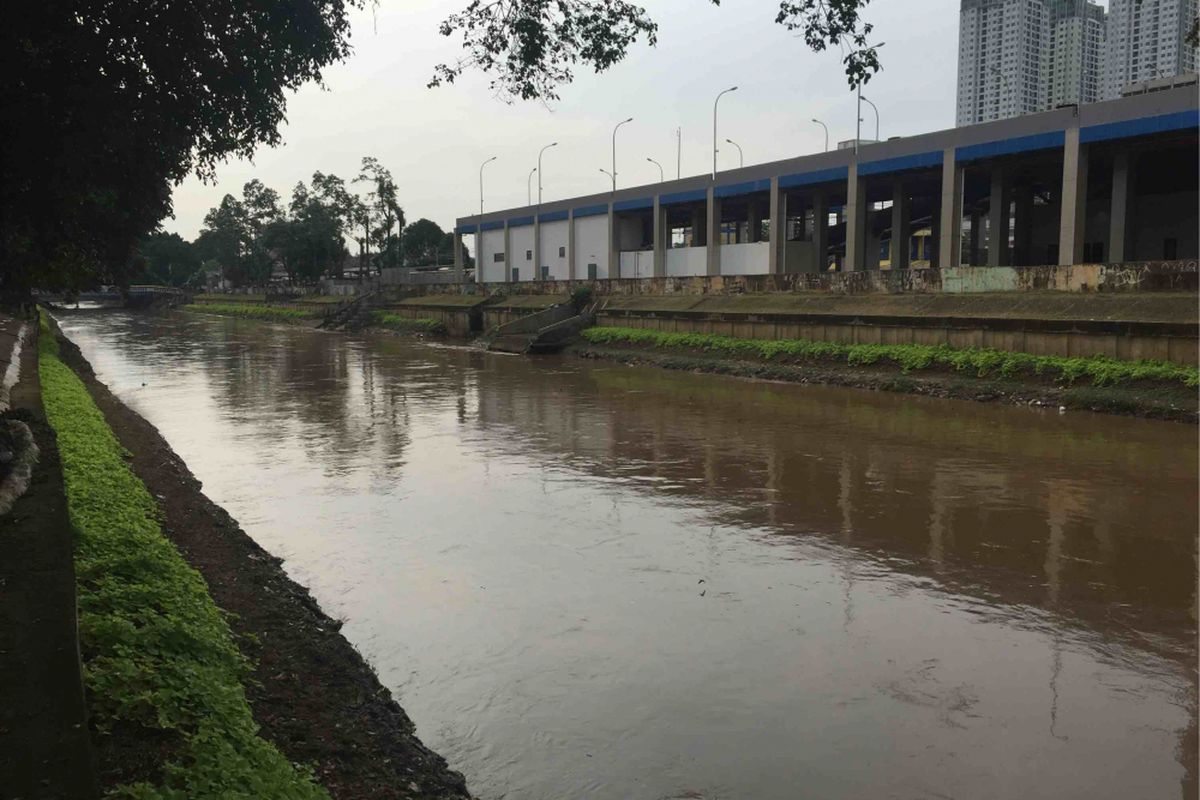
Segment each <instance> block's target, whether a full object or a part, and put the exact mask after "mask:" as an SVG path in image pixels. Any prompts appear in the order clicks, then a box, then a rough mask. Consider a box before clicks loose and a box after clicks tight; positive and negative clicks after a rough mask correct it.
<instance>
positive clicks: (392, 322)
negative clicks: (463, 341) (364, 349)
mask: <svg viewBox="0 0 1200 800" xmlns="http://www.w3.org/2000/svg"><path fill="white" fill-rule="evenodd" d="M371 321H372V323H373V324H375V325H378V326H379V327H381V328H391V329H392V330H397V331H413V332H415V333H444V332H445V330H446V327H445V326H444V325H442V323H440V322H438V321H437V320H436V319H428V318H424V317H422V318H420V319H413V318H411V317H402V316H400V315H399V314H389V313H388V312H387V311H372V312H371Z"/></svg>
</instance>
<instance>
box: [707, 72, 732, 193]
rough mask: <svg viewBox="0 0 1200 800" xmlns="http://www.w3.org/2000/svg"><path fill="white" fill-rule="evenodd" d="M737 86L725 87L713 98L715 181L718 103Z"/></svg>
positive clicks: (714, 169)
mask: <svg viewBox="0 0 1200 800" xmlns="http://www.w3.org/2000/svg"><path fill="white" fill-rule="evenodd" d="M737 88H738V87H736V86H730V87H729V88H728V89H725V90H724V91H722V92H718V93H717V97H716V99H715V100H713V170H712V177H713V180H714V181H715V180H716V179H717V103H719V102H721V96H722V95H725V94H729V93H730V92H736V91H737Z"/></svg>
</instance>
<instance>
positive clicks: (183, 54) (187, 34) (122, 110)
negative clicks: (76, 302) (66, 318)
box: [0, 0, 362, 295]
mask: <svg viewBox="0 0 1200 800" xmlns="http://www.w3.org/2000/svg"><path fill="white" fill-rule="evenodd" d="M10 5H11V7H6V8H5V18H4V25H3V26H0V53H2V55H0V59H2V62H0V263H3V269H0V295H19V294H23V293H25V292H27V291H28V289H29V287H30V286H32V285H34V284H37V285H41V286H47V287H71V286H79V285H82V284H85V283H91V282H94V281H96V280H98V279H102V278H105V277H116V278H121V277H122V276H121V275H120V272H121V269H122V267H123V265H126V264H128V263H129V256H130V253H131V251H132V248H133V245H134V243H135V242H136V241H137V240H138V239H139V237H142V236H144V235H146V234H148V233H149V232H150V231H152V230H153V229H154V227H155V226H156V225H157V223H158V221H159V220H161V219H162V218H163V217H165V216H167V215H168V214H169V213H170V211H171V186H172V184H177V183H178V182H179V181H180V180H182V179H183V178H184V177H185V176H186V175H188V174H189V173H191V172H193V171H195V172H197V173H199V174H200V175H201V176H202V177H211V176H212V175H213V172H214V169H215V167H216V165H217V163H218V162H220V161H221V160H222V159H224V158H226V157H229V156H241V157H249V156H250V155H252V154H253V152H254V150H255V148H256V147H257V146H259V145H261V144H268V145H274V144H276V143H278V141H279V124H280V123H281V122H282V121H283V119H284V110H285V96H286V93H287V92H289V91H291V90H294V89H296V88H297V87H299V86H300V85H301V84H303V83H305V82H307V81H312V80H320V77H321V70H322V69H323V68H325V67H326V66H328V65H330V64H332V63H334V62H336V61H339V60H341V59H344V58H345V57H346V56H347V54H348V53H349V43H348V36H349V21H348V19H347V10H348V8H349V7H361V5H362V0H274V1H273V2H270V3H248V2H242V0H206V2H203V3H197V2H195V1H194V0H124V1H123V2H111V0H38V2H22V3H15V4H10Z"/></svg>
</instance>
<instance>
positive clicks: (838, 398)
mask: <svg viewBox="0 0 1200 800" xmlns="http://www.w3.org/2000/svg"><path fill="white" fill-rule="evenodd" d="M64 327H66V328H67V331H68V333H69V335H71V336H72V338H74V339H75V340H76V341H77V342H79V343H80V345H81V346H82V347H83V349H84V352H85V354H86V355H87V356H88V357H89V358H90V359H91V360H92V362H93V364H94V365H95V367H96V369H97V371H98V373H99V374H100V376H101V378H102V379H104V380H106V381H107V382H109V384H110V385H111V386H112V387H113V388H114V390H115V391H116V392H117V393H118V394H119V395H120V396H122V397H123V398H125V399H127V400H128V401H129V402H131V403H133V404H134V405H135V407H137V408H138V410H139V411H141V412H142V413H143V414H145V415H146V416H147V417H148V418H149V419H150V420H151V421H152V422H154V423H155V424H156V425H158V426H159V428H160V429H161V430H162V431H163V432H164V435H166V437H167V438H168V440H170V441H171V442H172V444H173V445H174V446H175V448H176V449H177V450H178V451H179V452H180V454H181V455H182V456H183V457H184V458H185V460H187V462H188V463H189V465H190V466H191V467H192V468H193V470H194V471H195V472H196V473H197V475H198V476H199V477H200V478H201V479H202V480H204V481H205V484H206V490H207V491H208V492H209V493H210V495H211V496H213V497H214V499H215V500H217V501H218V502H220V503H222V504H223V505H225V506H226V507H227V508H228V509H229V510H230V512H231V513H233V514H234V516H235V517H237V518H238V519H239V520H240V521H241V522H242V523H243V524H244V525H245V526H246V528H247V530H249V531H250V532H251V534H252V535H254V536H255V537H256V538H258V539H259V540H260V541H261V542H262V543H263V544H264V545H265V546H267V547H268V548H269V549H271V550H273V551H274V552H276V553H279V554H280V555H282V556H284V557H285V558H286V559H287V566H288V568H289V570H291V571H292V572H293V574H295V575H296V576H297V578H298V579H299V580H301V581H303V582H304V583H306V584H307V585H309V586H311V587H312V588H313V590H314V593H315V594H316V596H317V597H318V599H319V600H320V601H321V602H322V604H323V605H325V606H326V607H327V608H328V609H330V610H331V611H332V612H334V613H338V614H340V615H342V616H344V617H345V618H346V619H347V620H348V622H347V625H346V628H345V632H346V633H347V635H348V636H349V637H350V638H351V639H352V641H354V642H355V643H356V644H357V645H358V646H359V647H360V648H361V649H362V650H363V651H364V653H365V654H366V655H367V656H368V657H369V658H370V659H371V661H372V663H374V664H375V665H376V666H377V668H378V669H379V670H380V673H381V676H382V677H383V679H384V681H385V682H386V683H388V684H389V685H390V686H391V687H392V688H393V689H394V690H396V691H397V692H398V694H399V695H400V698H401V701H402V702H403V703H404V705H405V706H406V708H408V710H409V711H410V713H411V714H412V715H413V717H414V719H415V720H416V722H417V725H418V730H419V731H420V733H421V735H422V736H423V738H424V739H425V740H426V742H427V743H428V744H430V745H431V746H432V747H434V748H435V749H438V750H440V751H441V752H443V753H444V754H446V755H447V757H448V758H449V759H450V761H451V762H452V763H453V764H454V765H455V766H456V767H458V768H460V769H462V770H463V771H464V772H465V773H466V775H467V777H468V780H469V782H470V784H471V785H472V787H473V789H474V790H475V791H476V792H478V793H479V794H480V795H481V796H483V797H485V798H492V797H512V798H517V797H521V798H524V797H535V798H538V797H544V798H560V797H568V796H595V797H646V798H659V797H674V796H689V795H687V794H686V793H688V792H692V793H696V796H701V797H731V798H745V797H766V798H769V797H781V798H782V797H795V796H819V797H863V796H881V797H890V796H896V797H926V796H927V797H939V796H940V797H1011V796H1024V797H1073V796H1078V797H1132V796H1138V797H1173V796H1177V795H1179V794H1180V793H1181V792H1182V793H1183V794H1184V796H1193V795H1194V793H1195V789H1194V785H1195V783H1194V782H1195V777H1194V776H1195V745H1194V743H1195V738H1196V711H1195V693H1196V687H1195V683H1196V675H1195V669H1194V664H1195V633H1196V618H1195V610H1196V594H1195V586H1196V569H1197V566H1196V556H1195V553H1196V541H1195V533H1196V529H1197V522H1198V520H1197V512H1196V485H1197V468H1196V456H1197V448H1196V442H1195V432H1194V431H1193V430H1192V429H1190V428H1186V427H1182V426H1176V425H1170V424H1162V423H1145V422H1139V421H1133V420H1122V419H1113V418H1103V417H1091V416H1088V415H1080V414H1072V415H1067V416H1064V417H1059V416H1057V415H1054V414H1045V413H1039V412H1035V411H1032V410H1028V409H1009V408H998V407H997V408H993V407H987V406H980V405H972V404H965V403H949V402H945V401H934V400H925V399H920V398H902V397H892V396H886V395H872V394H867V393H860V392H849V391H841V390H830V389H812V388H800V387H792V386H782V385H771V384H756V383H749V382H742V381H736V380H728V379H720V378H713V377H708V376H699V375H690V374H679V373H664V372H659V371H655V370H648V369H636V368H627V367H619V366H612V365H594V364H587V363H583V362H577V361H571V360H553V359H548V360H537V361H529V360H525V359H520V358H507V357H501V356H489V355H486V354H482V353H479V352H476V351H472V350H466V349H460V348H445V347H431V346H427V345H421V344H416V343H413V342H410V341H406V340H402V339H352V338H346V337H342V336H336V335H325V334H321V333H316V332H311V331H303V330H297V329H294V328H285V327H276V326H268V325H262V324H258V323H247V322H239V321H232V320H221V319H215V318H202V317H186V316H178V317H166V318H146V317H133V316H128V315H124V314H112V313H108V314H104V315H80V316H73V317H69V318H68V319H66V320H65V324H64ZM1189 743H1190V745H1189ZM1189 793H1190V794H1189Z"/></svg>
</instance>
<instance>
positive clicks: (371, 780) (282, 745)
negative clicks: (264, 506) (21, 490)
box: [59, 336, 470, 799]
mask: <svg viewBox="0 0 1200 800" xmlns="http://www.w3.org/2000/svg"><path fill="white" fill-rule="evenodd" d="M59 344H60V350H61V358H62V360H63V361H64V362H66V363H67V364H68V365H69V366H70V367H71V368H72V369H73V370H74V371H75V372H76V373H77V374H78V375H79V377H80V378H81V379H83V381H84V383H85V385H86V386H87V388H88V390H89V392H90V393H91V395H92V397H93V399H94V401H95V402H96V404H97V406H99V408H100V410H101V411H102V412H103V414H104V417H105V419H106V421H107V422H108V424H109V426H110V427H111V428H112V430H113V431H114V433H115V434H116V436H117V438H118V440H119V441H120V443H121V444H122V446H124V447H125V448H126V449H127V450H128V451H129V452H130V453H131V459H130V464H131V466H132V468H133V470H134V472H135V473H136V475H137V476H138V477H139V478H140V479H141V480H142V481H143V482H144V483H145V484H146V487H147V488H148V489H149V490H150V492H151V493H152V494H153V495H154V497H155V498H156V499H157V501H158V504H159V508H160V510H161V514H162V520H161V522H162V529H163V532H164V533H165V535H166V536H167V538H169V539H170V540H171V541H172V542H173V543H174V544H175V545H176V547H177V548H178V549H179V551H180V552H181V553H182V554H183V556H184V558H185V559H186V560H187V561H188V563H189V564H191V566H193V567H195V568H196V569H197V570H199V572H200V573H201V574H202V575H203V577H204V579H205V581H206V582H207V584H208V587H209V591H210V593H211V595H212V598H213V600H214V601H215V602H216V603H217V605H218V606H219V607H220V608H222V609H223V610H224V611H226V612H228V613H229V614H230V615H231V619H230V625H231V627H232V628H233V630H234V632H235V633H236V634H237V637H238V646H239V647H240V648H241V649H242V650H243V652H244V653H245V654H246V655H247V656H248V657H249V658H250V659H251V660H252V662H253V663H254V665H255V667H254V670H253V673H252V674H251V676H250V680H248V681H247V685H246V695H247V699H248V700H249V703H250V707H251V709H252V711H253V714H254V718H255V721H256V722H257V723H258V724H259V725H260V726H261V733H260V735H261V736H262V737H263V738H265V739H267V740H269V741H270V742H272V743H274V744H275V746H276V747H278V748H279V750H280V751H282V752H283V754H284V755H285V756H287V758H288V759H290V760H291V761H294V762H299V763H302V764H307V765H311V766H312V768H313V770H314V774H315V776H316V778H317V780H318V782H319V783H320V784H321V785H323V786H324V787H325V788H326V789H328V790H329V792H330V794H331V795H332V796H333V797H336V798H362V797H379V798H456V799H457V798H469V797H470V795H469V793H468V792H467V789H466V784H465V781H464V779H463V777H462V775H460V774H459V773H457V772H454V771H453V770H451V769H449V767H448V766H447V765H446V762H445V760H444V759H443V758H442V757H441V756H439V755H437V754H436V753H434V752H432V751H431V750H429V749H428V748H427V747H425V746H424V745H423V744H422V743H421V741H420V740H419V739H418V738H417V736H416V732H415V729H414V725H413V723H412V721H411V720H410V719H409V718H408V716H407V714H405V712H404V710H403V709H402V708H401V707H400V706H399V705H398V704H397V703H396V701H395V700H394V699H393V698H392V696H391V694H390V692H389V691H388V690H387V688H386V687H384V686H383V685H382V684H381V683H380V682H379V679H378V677H377V676H376V675H375V672H374V671H373V670H372V668H371V667H370V665H368V664H367V663H366V661H365V660H364V659H363V658H362V656H361V655H360V654H359V653H358V651H356V650H355V649H354V647H353V646H352V645H351V644H350V643H349V642H348V641H347V640H346V639H345V638H344V637H343V636H342V635H341V634H340V633H339V632H338V630H339V628H340V627H341V623H340V622H339V621H337V620H334V619H331V618H330V617H329V616H328V615H326V614H325V613H324V612H322V611H321V609H320V607H319V606H318V605H317V603H316V601H315V600H313V598H312V597H311V595H310V594H309V593H308V590H307V589H305V588H304V587H302V586H300V585H298V584H296V583H295V582H294V581H292V580H291V579H290V578H288V576H287V574H286V573H285V572H284V570H283V569H282V567H281V562H280V560H279V559H277V558H275V557H273V556H272V555H271V554H270V553H268V552H266V551H265V550H263V549H262V548H261V547H260V546H259V545H258V544H256V543H255V542H254V541H253V540H252V539H251V538H250V537H249V536H248V535H247V534H246V533H245V532H244V531H242V530H241V528H240V527H239V526H238V524H237V522H236V520H234V519H233V518H232V517H230V516H229V514H228V513H226V512H225V511H224V510H223V509H222V508H221V507H219V506H218V505H216V504H215V503H213V502H212V501H211V500H209V499H208V498H207V497H206V496H205V495H204V494H203V492H202V491H201V485H200V482H199V481H198V480H197V479H196V478H195V477H194V476H193V475H192V474H191V472H190V471H189V470H188V468H187V466H186V465H185V464H184V463H183V461H182V460H181V459H180V458H179V456H178V455H176V454H175V452H174V451H173V450H172V449H171V447H170V445H168V444H167V442H166V441H165V440H164V439H163V438H162V436H161V435H160V434H159V433H158V431H157V430H156V429H155V428H154V426H152V425H150V423H148V422H147V421H146V420H145V419H143V418H142V417H141V416H140V415H138V414H137V413H136V412H134V411H132V410H131V409H129V408H128V407H126V406H125V405H124V404H123V403H121V402H120V401H119V400H118V399H117V398H116V397H115V396H114V395H113V394H112V393H111V392H110V391H109V390H108V388H107V387H106V386H105V385H104V384H103V383H101V382H100V381H98V380H96V378H95V375H94V374H93V372H92V369H91V366H90V365H89V364H88V363H87V361H86V360H85V359H84V358H83V356H82V354H81V353H80V352H79V350H78V348H76V347H75V346H74V345H73V344H72V343H71V342H70V341H69V340H67V339H65V338H63V337H61V336H59ZM98 756H99V758H100V760H102V761H103V760H105V759H115V760H117V761H120V760H121V759H126V758H137V754H136V753H129V752H109V753H98Z"/></svg>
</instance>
